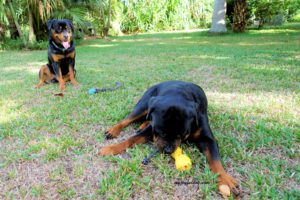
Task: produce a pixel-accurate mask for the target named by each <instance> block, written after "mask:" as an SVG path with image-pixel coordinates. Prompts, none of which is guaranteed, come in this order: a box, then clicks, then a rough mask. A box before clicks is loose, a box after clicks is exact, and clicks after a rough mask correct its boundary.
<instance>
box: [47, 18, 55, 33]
mask: <svg viewBox="0 0 300 200" xmlns="http://www.w3.org/2000/svg"><path fill="white" fill-rule="evenodd" d="M54 22H55V19H49V20H48V21H47V28H48V31H51V29H52V25H53V23H54Z"/></svg>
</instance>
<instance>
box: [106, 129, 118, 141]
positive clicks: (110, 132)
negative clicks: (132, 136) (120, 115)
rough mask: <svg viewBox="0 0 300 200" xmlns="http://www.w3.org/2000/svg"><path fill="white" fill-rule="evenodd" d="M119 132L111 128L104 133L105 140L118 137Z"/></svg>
mask: <svg viewBox="0 0 300 200" xmlns="http://www.w3.org/2000/svg"><path fill="white" fill-rule="evenodd" d="M120 132H121V130H120V129H119V128H116V127H111V128H109V129H108V130H107V131H106V132H105V138H106V139H113V138H116V137H118V136H119V135H120Z"/></svg>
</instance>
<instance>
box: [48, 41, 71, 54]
mask: <svg viewBox="0 0 300 200" xmlns="http://www.w3.org/2000/svg"><path fill="white" fill-rule="evenodd" d="M51 43H52V45H53V46H54V47H55V48H57V49H59V50H60V51H62V52H63V53H65V52H66V51H68V50H69V49H70V48H71V47H72V45H70V47H69V48H67V49H65V48H62V47H59V46H58V45H57V44H56V43H55V42H54V41H53V40H52V42H51Z"/></svg>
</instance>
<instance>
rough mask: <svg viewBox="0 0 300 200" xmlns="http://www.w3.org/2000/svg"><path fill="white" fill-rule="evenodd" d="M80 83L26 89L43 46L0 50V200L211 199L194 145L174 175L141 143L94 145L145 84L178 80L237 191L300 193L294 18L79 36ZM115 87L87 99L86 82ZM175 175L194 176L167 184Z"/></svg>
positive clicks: (298, 39)
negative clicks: (194, 93) (253, 26)
mask: <svg viewBox="0 0 300 200" xmlns="http://www.w3.org/2000/svg"><path fill="white" fill-rule="evenodd" d="M76 50H77V57H76V69H77V72H78V76H77V77H78V79H77V80H78V81H79V82H80V84H81V86H80V87H78V88H74V87H73V86H72V85H70V84H68V85H67V89H66V91H65V92H64V94H65V97H64V98H61V97H55V96H53V95H52V92H57V91H58V85H57V84H52V85H46V86H45V87H43V88H41V89H38V90H37V89H34V85H35V84H36V83H37V82H38V71H39V68H40V66H41V65H42V64H45V63H46V62H47V50H43V51H1V52H0V61H1V62H0V111H1V112H0V199H203V198H205V199H216V198H221V197H220V196H219V194H218V193H217V192H216V191H217V189H216V184H215V183H216V176H214V175H213V174H212V173H211V172H210V171H209V168H208V164H207V162H206V160H205V158H204V156H203V155H202V154H201V153H199V151H198V150H197V148H196V147H195V146H193V145H188V144H187V145H182V146H181V147H182V148H183V150H184V151H185V153H187V154H188V155H189V156H190V157H191V159H192V161H193V166H192V169H191V170H190V171H189V172H184V173H180V172H178V171H176V169H175V166H174V161H173V160H172V159H171V158H170V157H169V156H167V155H159V156H156V157H155V158H154V159H153V160H152V162H151V163H150V164H149V165H147V166H141V161H142V160H143V158H144V157H145V156H148V155H149V154H150V153H151V152H153V148H152V145H151V144H145V145H139V146H136V147H135V148H133V149H130V150H128V151H127V152H125V153H124V154H122V155H119V156H109V157H99V156H97V153H98V151H99V149H100V148H101V147H103V146H105V145H107V144H110V143H116V142H118V141H120V140H122V139H124V138H127V137H129V135H132V134H133V133H134V131H135V129H136V128H137V126H138V125H133V126H130V127H128V128H126V129H125V130H124V132H123V134H122V135H121V136H120V138H118V139H114V140H109V141H106V140H105V139H104V134H103V133H104V132H105V130H106V129H107V128H108V127H110V126H111V125H113V124H114V123H116V122H117V121H119V120H120V119H122V118H123V117H125V116H126V115H127V114H128V113H129V112H130V110H131V109H132V108H133V106H134V105H135V103H136V102H137V101H138V99H139V98H140V97H141V95H142V94H143V92H144V91H145V90H146V89H147V88H148V87H149V86H151V85H152V84H155V83H158V82H161V81H165V80H172V79H177V80H184V81H192V82H194V83H197V84H199V85H200V86H201V87H202V88H203V89H204V91H205V92H206V95H207V97H208V101H209V119H210V124H211V128H212V130H213V132H214V135H215V137H216V138H217V139H218V143H219V148H220V153H221V157H222V162H223V164H224V166H225V168H226V170H227V171H228V172H229V174H231V175H233V176H234V177H235V178H236V179H237V180H239V181H240V183H241V186H242V188H243V191H244V195H245V196H244V198H245V199H299V198H300V159H299V157H300V154H299V149H300V148H299V146H300V141H299V138H300V136H299V134H300V120H299V119H300V95H299V93H300V26H299V25H298V26H290V27H288V29H280V28H277V29H266V30H261V31H257V30H251V31H249V32H247V33H245V34H227V35H223V36H209V35H207V33H206V32H205V31H196V32H177V33H174V32H173V33H159V34H141V35H135V36H123V37H117V38H112V40H111V41H104V40H102V39H97V40H87V41H84V42H82V43H81V45H80V46H77V48H76ZM115 82H122V84H123V85H122V87H121V88H120V89H118V90H117V91H114V92H106V93H101V94H96V95H88V94H87V91H88V89H89V88H91V87H100V88H101V87H112V86H114V84H115ZM176 181H185V182H190V183H195V184H181V185H180V184H176V183H175V182H176Z"/></svg>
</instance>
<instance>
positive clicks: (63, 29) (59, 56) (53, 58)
mask: <svg viewBox="0 0 300 200" xmlns="http://www.w3.org/2000/svg"><path fill="white" fill-rule="evenodd" d="M47 26H48V30H49V48H48V64H47V65H43V66H42V67H41V69H40V72H39V78H40V82H39V83H38V84H37V85H36V88H40V87H42V86H43V85H44V84H45V83H51V82H59V89H60V90H61V91H62V90H64V89H65V83H66V82H67V81H71V83H72V84H73V85H77V84H78V83H77V81H76V80H75V74H76V71H75V46H74V42H73V30H74V28H73V24H72V22H71V21H70V20H67V19H62V20H55V19H53V20H49V21H48V22H47Z"/></svg>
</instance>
